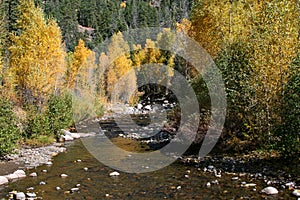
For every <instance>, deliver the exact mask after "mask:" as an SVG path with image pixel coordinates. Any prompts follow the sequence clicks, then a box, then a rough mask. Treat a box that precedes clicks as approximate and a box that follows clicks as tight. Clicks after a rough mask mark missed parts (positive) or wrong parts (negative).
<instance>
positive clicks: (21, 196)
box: [14, 192, 26, 200]
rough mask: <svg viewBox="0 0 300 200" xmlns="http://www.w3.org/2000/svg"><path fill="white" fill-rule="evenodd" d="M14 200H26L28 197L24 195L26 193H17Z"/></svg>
mask: <svg viewBox="0 0 300 200" xmlns="http://www.w3.org/2000/svg"><path fill="white" fill-rule="evenodd" d="M14 199H17V200H25V199H26V196H25V194H24V192H17V193H16V194H15V198H14Z"/></svg>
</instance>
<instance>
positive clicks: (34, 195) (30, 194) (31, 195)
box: [26, 192, 36, 198]
mask: <svg viewBox="0 0 300 200" xmlns="http://www.w3.org/2000/svg"><path fill="white" fill-rule="evenodd" d="M26 195H27V196H28V197H29V198H35V197H36V194H35V193H34V192H32V193H30V192H27V193H26Z"/></svg>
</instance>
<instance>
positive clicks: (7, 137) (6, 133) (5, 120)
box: [0, 97, 20, 156]
mask: <svg viewBox="0 0 300 200" xmlns="http://www.w3.org/2000/svg"><path fill="white" fill-rule="evenodd" d="M0 127H1V129H0V156H3V155H5V154H7V153H10V152H11V151H12V150H13V148H14V147H15V146H16V144H17V141H18V139H19V138H20V131H19V129H18V127H17V118H16V116H15V114H14V113H13V111H12V105H11V103H10V102H9V101H7V100H5V99H4V98H3V97H1V99H0Z"/></svg>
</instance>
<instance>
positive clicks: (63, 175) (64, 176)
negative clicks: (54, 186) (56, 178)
mask: <svg viewBox="0 0 300 200" xmlns="http://www.w3.org/2000/svg"><path fill="white" fill-rule="evenodd" d="M67 176H68V175H67V174H61V175H60V177H62V178H66V177H67Z"/></svg>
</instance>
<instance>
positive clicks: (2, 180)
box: [0, 176, 8, 185]
mask: <svg viewBox="0 0 300 200" xmlns="http://www.w3.org/2000/svg"><path fill="white" fill-rule="evenodd" d="M6 183H8V179H7V178H6V177H5V176H0V185H3V184H6Z"/></svg>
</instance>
